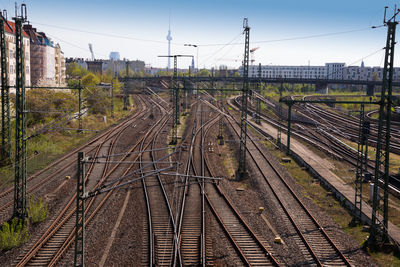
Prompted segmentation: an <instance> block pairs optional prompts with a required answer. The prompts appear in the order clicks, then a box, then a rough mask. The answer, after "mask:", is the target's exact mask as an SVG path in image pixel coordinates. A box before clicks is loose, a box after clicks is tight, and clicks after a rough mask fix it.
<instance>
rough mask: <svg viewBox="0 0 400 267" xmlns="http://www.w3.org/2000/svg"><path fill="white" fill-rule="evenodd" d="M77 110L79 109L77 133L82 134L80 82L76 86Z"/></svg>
mask: <svg viewBox="0 0 400 267" xmlns="http://www.w3.org/2000/svg"><path fill="white" fill-rule="evenodd" d="M78 86H79V87H78V109H79V111H78V112H79V115H78V124H79V126H78V133H81V132H82V129H83V128H82V86H81V81H80V80H79V84H78Z"/></svg>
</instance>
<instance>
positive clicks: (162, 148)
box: [88, 147, 170, 160]
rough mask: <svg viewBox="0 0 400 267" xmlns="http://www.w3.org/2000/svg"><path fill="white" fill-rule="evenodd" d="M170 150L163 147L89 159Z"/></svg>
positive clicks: (90, 158)
mask: <svg viewBox="0 0 400 267" xmlns="http://www.w3.org/2000/svg"><path fill="white" fill-rule="evenodd" d="M167 149H170V147H161V148H155V149H148V150H139V151H133V152H129V153H118V154H111V155H101V156H97V157H89V158H88V159H89V160H93V159H101V158H108V157H116V156H128V155H133V154H141V153H144V152H151V151H158V150H167Z"/></svg>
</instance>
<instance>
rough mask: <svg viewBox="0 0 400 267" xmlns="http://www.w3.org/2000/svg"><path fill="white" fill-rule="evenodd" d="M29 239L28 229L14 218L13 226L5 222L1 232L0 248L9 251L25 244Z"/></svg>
mask: <svg viewBox="0 0 400 267" xmlns="http://www.w3.org/2000/svg"><path fill="white" fill-rule="evenodd" d="M28 239H29V233H28V228H27V227H26V225H24V223H23V222H22V221H21V220H18V219H17V218H14V219H13V220H12V221H11V224H9V223H7V222H5V223H4V224H3V227H2V229H1V231H0V248H1V249H2V250H9V249H12V248H15V247H18V246H19V245H21V244H23V243H25V242H26V241H27V240H28Z"/></svg>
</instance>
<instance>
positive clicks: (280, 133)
mask: <svg viewBox="0 0 400 267" xmlns="http://www.w3.org/2000/svg"><path fill="white" fill-rule="evenodd" d="M282 90H283V83H281V87H280V88H279V99H282ZM278 116H279V122H281V121H282V103H280V102H279V104H278ZM277 130H278V136H277V138H276V144H277V146H278V147H281V144H282V129H281V127H279V125H278V128H277Z"/></svg>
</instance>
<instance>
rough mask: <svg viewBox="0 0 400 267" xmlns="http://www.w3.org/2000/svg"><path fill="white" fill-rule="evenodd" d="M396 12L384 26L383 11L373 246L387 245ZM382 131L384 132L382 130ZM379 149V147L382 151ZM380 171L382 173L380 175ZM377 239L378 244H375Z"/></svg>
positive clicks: (371, 239)
mask: <svg viewBox="0 0 400 267" xmlns="http://www.w3.org/2000/svg"><path fill="white" fill-rule="evenodd" d="M398 13H399V10H397V11H396V13H395V14H394V16H393V17H392V18H391V19H389V20H388V21H387V22H386V8H385V19H384V23H385V25H386V26H387V27H388V30H387V39H386V47H385V63H384V68H383V77H382V91H381V100H380V107H379V123H378V136H377V140H378V142H377V144H376V159H375V178H374V193H373V202H372V222H371V230H370V232H371V233H370V239H369V241H370V244H372V245H376V244H377V242H378V241H383V242H387V241H388V223H389V214H388V197H389V195H388V187H389V154H390V124H391V109H392V80H393V61H394V47H395V44H396V42H395V34H396V25H397V24H398V22H397V21H396V15H397V14H398ZM384 125H385V126H386V127H385V132H384V131H383V130H384ZM382 145H383V147H382ZM382 167H383V172H382ZM380 180H383V183H384V186H383V221H382V222H379V220H378V211H379V210H380V204H379V192H378V187H379V181H380ZM379 237H381V238H382V240H378V239H379Z"/></svg>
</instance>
